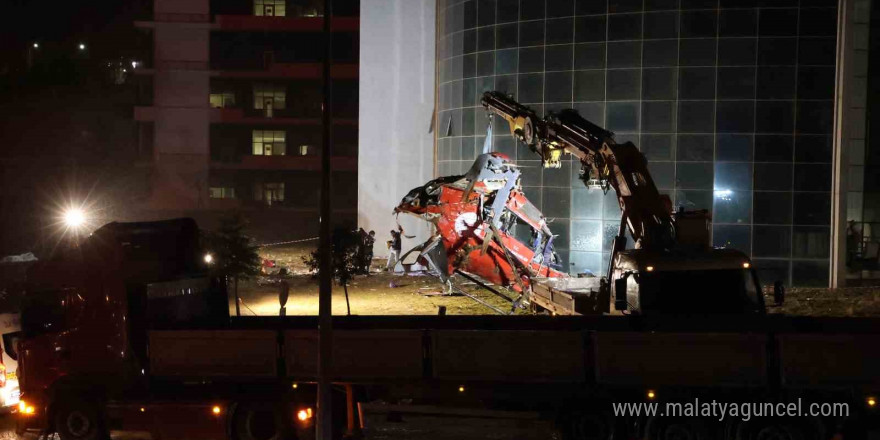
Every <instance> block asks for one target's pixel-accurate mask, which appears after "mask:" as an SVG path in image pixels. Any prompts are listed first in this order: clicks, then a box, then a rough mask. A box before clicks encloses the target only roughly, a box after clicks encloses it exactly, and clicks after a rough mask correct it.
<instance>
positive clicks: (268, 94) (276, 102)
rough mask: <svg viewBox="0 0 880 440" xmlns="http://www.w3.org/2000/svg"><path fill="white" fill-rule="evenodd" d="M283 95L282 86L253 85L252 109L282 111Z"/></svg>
mask: <svg viewBox="0 0 880 440" xmlns="http://www.w3.org/2000/svg"><path fill="white" fill-rule="evenodd" d="M285 95H286V93H285V90H284V86H283V85H280V84H256V85H254V108H255V109H258V110H264V109H265V110H270V109H274V110H283V109H284V105H285V100H286V99H285Z"/></svg>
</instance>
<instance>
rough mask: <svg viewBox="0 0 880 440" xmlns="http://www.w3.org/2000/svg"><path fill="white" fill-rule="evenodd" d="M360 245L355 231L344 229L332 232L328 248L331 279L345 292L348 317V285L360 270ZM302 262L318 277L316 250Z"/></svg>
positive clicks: (318, 264)
mask: <svg viewBox="0 0 880 440" xmlns="http://www.w3.org/2000/svg"><path fill="white" fill-rule="evenodd" d="M361 243H362V241H361V235H360V234H358V232H357V231H352V230H350V229H345V228H336V229H335V230H333V236H332V237H331V248H330V253H331V260H332V261H331V264H332V265H333V266H332V267H333V279H334V280H336V283H337V284H340V285H342V289H343V290H344V291H345V308H346V310H347V311H348V314H349V315H351V305H350V304H349V302H348V283H349V282H350V281H351V280H352V278H354V275H355V274H356V273H358V271H360V270H361V264H362V261H361V258H360V253H359V251H360V250H361V249H360V248H361V246H362V244H361ZM303 262H304V263H305V264H306V266H308V267H309V270H310V271H312V272H314V273H315V274H316V275H319V270H320V267H321V265H320V256H319V253H318V251H317V250H314V251H312V253H311V254H310V255H309V256H308V257H303Z"/></svg>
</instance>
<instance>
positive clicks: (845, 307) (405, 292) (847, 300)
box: [239, 243, 880, 317]
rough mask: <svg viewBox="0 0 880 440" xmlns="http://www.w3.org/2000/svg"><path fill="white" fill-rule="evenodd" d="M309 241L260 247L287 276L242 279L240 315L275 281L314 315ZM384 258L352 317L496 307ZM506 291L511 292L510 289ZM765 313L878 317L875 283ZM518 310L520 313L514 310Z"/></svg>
mask: <svg viewBox="0 0 880 440" xmlns="http://www.w3.org/2000/svg"><path fill="white" fill-rule="evenodd" d="M313 245H314V243H306V244H303V245H299V246H288V247H272V248H264V249H261V255H262V256H263V258H267V259H272V260H275V261H276V262H277V263H278V264H280V265H282V266H284V267H287V268H289V270H290V272H291V274H292V275H290V276H287V277H279V276H269V277H258V278H256V279H252V280H248V281H242V282H241V283H240V284H239V296H240V297H241V299H242V307H241V313H242V315H254V314H256V315H276V314H278V299H277V297H278V289H279V287H278V285H279V284H278V283H279V282H280V281H281V279H286V280H287V281H288V283H289V284H290V299H289V301H288V304H287V314H288V315H317V313H318V283H317V279H316V278H314V277H313V276H311V275H310V274H308V270H307V268H306V266H305V264H304V263H303V262H302V258H303V257H304V256H307V255H308V253H309V252H311V251H312V249H313V248H312V246H313ZM384 264H385V260H380V259H377V260H374V264H373V269H374V272H373V273H372V274H371V275H369V276H359V277H357V278H356V279H355V280H354V281H353V282H352V283H351V285H350V286H349V288H348V293H349V303H350V307H351V314H352V315H436V314H437V311H438V308H439V306H446V309H447V310H446V313H447V314H450V315H491V314H497V313H498V311H496V310H493V309H492V308H490V307H487V306H485V305H482V304H480V303H479V302H477V301H475V300H474V299H471V298H468V297H467V296H463V295H459V296H443V295H437V293H439V292H442V290H443V286H442V285H441V284H440V282H439V281H438V280H437V279H435V278H434V277H431V276H406V275H393V274H390V273H387V272H379V271H377V270H378V268H379V267H384ZM458 281H459V283H461V285H462V287H464V289H465V291H466V292H469V293H471V294H472V295H473V296H474V297H476V298H477V299H479V300H481V301H483V302H486V303H487V304H489V305H491V306H492V307H495V308H496V309H499V310H501V311H503V312H505V313H507V312H509V311H510V309H511V303H510V302H509V301H505V300H503V299H501V298H499V297H497V296H495V295H494V294H492V293H489V292H487V291H485V290H482V289H478V288H477V287H476V286H474V285H473V283H467V282H464V281H466V280H458ZM510 294H511V295H512V292H510ZM765 301H766V303H767V304H768V308H767V310H768V312H769V313H784V314H788V315H805V316H856V317H858V316H880V287H852V288H841V289H821V288H790V289H787V290H786V297H785V303H784V304H783V306H782V307H776V306H774V305H773V297H772V290H768V291H765ZM518 313H523V312H522V311H519V312H518ZM333 314H334V315H344V314H346V304H345V294H344V292H343V289H342V287H341V286H338V285H335V284H334V286H333Z"/></svg>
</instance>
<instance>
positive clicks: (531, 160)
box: [436, 0, 870, 286]
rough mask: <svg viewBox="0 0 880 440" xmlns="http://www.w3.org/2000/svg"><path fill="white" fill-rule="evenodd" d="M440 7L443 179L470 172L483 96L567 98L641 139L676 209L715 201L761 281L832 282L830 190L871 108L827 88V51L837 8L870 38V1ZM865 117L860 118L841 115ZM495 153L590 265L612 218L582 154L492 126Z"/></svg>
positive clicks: (831, 67)
mask: <svg viewBox="0 0 880 440" xmlns="http://www.w3.org/2000/svg"><path fill="white" fill-rule="evenodd" d="M842 4H844V5H846V6H845V7H846V8H849V9H850V10H855V9H858V8H863V9H864V8H865V5H868V6H867V7H868V8H869V6H870V3H869V2H866V1H861V2H855V1H844V2H842ZM437 7H438V34H437V38H438V40H437V66H438V79H437V96H438V103H437V105H438V107H437V108H438V120H437V123H438V127H439V130H438V132H437V136H438V137H437V146H436V152H437V174H438V175H450V174H458V173H463V172H465V171H466V170H467V168H468V167H469V166H470V164H471V161H472V160H473V158H474V157H475V155H476V154H478V153H479V151H480V149H481V147H482V145H483V141H484V138H485V136H486V129H487V125H488V120H487V116H486V112H485V111H483V109H482V107H481V106H480V104H479V100H480V96H481V94H482V93H483V92H484V91H487V90H500V91H504V92H506V93H508V94H510V95H512V96H513V97H514V98H516V99H517V100H518V101H520V102H522V103H524V104H527V105H529V106H530V107H532V108H533V109H535V110H536V112H537V113H538V114H545V113H546V112H550V111H554V110H561V109H566V108H574V109H576V110H578V111H579V112H580V114H581V115H582V116H584V117H585V118H586V119H588V120H590V121H592V122H594V123H596V124H598V125H600V126H604V127H606V128H607V129H609V130H611V131H613V132H615V133H616V139H617V141H618V142H625V141H631V142H633V143H635V144H636V145H637V146H638V147H639V148H640V150H641V151H642V153H643V154H644V155H645V156H646V157H647V159H648V160H649V169H650V171H651V173H652V175H653V177H654V180H655V183H656V184H657V186H658V187H659V189H660V191H661V192H662V193H664V194H667V195H669V196H670V198H672V200H673V204H674V205H675V206H676V207H684V208H685V209H708V210H709V211H710V212H711V213H712V217H713V230H712V235H713V242H714V244H715V245H716V246H727V247H733V248H736V249H740V250H742V251H744V252H745V253H747V254H749V255H751V256H752V258H753V259H754V261H755V265H756V267H758V268H759V270H760V275H761V278H762V280H763V281H765V282H772V281H774V280H781V281H783V282H785V283H786V284H789V285H798V286H825V285H828V284H829V283H832V284H841V283H838V282H837V281H836V278H837V276H836V274H838V273H843V268H842V266H840V265H838V264H837V256H838V255H839V251H840V249H842V248H840V247H839V246H837V245H836V244H835V243H838V241H841V240H843V238H841V237H842V235H845V234H846V233H845V232H842V231H843V230H844V229H845V227H844V225H843V220H844V219H846V218H847V215H848V214H847V208H846V206H847V205H846V202H845V200H846V199H845V196H846V194H843V196H842V197H843V200H844V202H841V195H840V194H841V191H835V190H834V188H840V186H839V185H840V183H839V182H840V179H839V177H840V175H842V174H846V173H847V172H849V171H847V170H844V171H841V169H842V162H841V159H840V157H838V154H837V152H838V151H839V150H844V149H849V148H858V143H856V145H855V146H852V147H851V143H850V142H849V140H850V139H862V140H863V139H864V130H865V129H864V125H865V124H864V120H865V119H864V105H862V106H861V107H859V106H856V107H855V110H853V109H852V108H851V107H852V106H849V107H847V108H846V109H843V108H840V106H839V105H838V102H839V101H840V99H843V97H847V99H845V100H846V101H847V102H851V101H849V100H848V97H849V96H856V95H857V94H859V93H862V94H864V90H865V88H864V87H863V86H862V87H861V88H860V89H859V86H853V87H855V88H853V87H850V89H849V90H848V91H846V92H842V91H840V90H838V87H839V85H840V84H841V83H842V81H837V82H836V81H835V79H836V78H848V76H847V75H849V76H853V75H855V74H854V73H853V72H854V71H853V70H852V69H848V70H846V71H840V66H841V65H842V64H840V63H838V59H839V58H840V57H841V56H843V55H844V54H853V53H854V52H853V50H854V49H853V47H852V46H847V47H848V49H846V50H841V51H838V49H837V48H838V44H839V41H840V34H839V32H838V27H839V25H838V21H839V20H841V19H843V20H845V21H844V24H843V25H840V26H843V27H845V30H846V31H847V32H849V33H850V34H857V35H856V37H858V38H863V39H864V41H861V42H859V43H858V45H859V46H858V47H862V46H863V45H866V44H867V40H866V39H867V32H862V31H858V30H857V29H859V28H860V27H861V26H865V27H867V25H866V24H865V23H866V20H867V18H866V16H865V15H864V11H862V15H861V18H859V17H860V16H859V14H856V13H854V12H851V13H850V14H838V9H839V8H838V1H837V0H782V1H779V0H773V1H763V0H751V1H742V0H737V1H732V0H731V1H727V0H610V1H607V2H606V1H605V0H439V2H438V5H437ZM856 37H852V38H856ZM852 38H851V39H850V40H849V41H850V43H851V44H852V41H853V40H852ZM865 48H866V46H865ZM847 56H862V55H859V54H855V55H847ZM866 59H867V54H866V53H865V54H864V56H863V58H860V59H859V62H860V63H862V64H861V65H860V66H862V67H860V68H866V67H865V66H866V64H865V63H864V62H865V60H866ZM836 67H837V68H836ZM864 75H866V73H864V72H863V73H862V76H863V77H864ZM859 90H861V92H860V91H859ZM841 93H848V94H845V95H841ZM836 98H840V99H836ZM845 111H846V112H848V113H846V114H844V112H845ZM859 115H861V116H860V118H861V119H860V120H861V121H863V122H862V124H861V126H858V124H857V123H854V122H851V121H853V120H855V121H856V122H857V121H858V120H859V119H858V118H859ZM841 118H843V119H844V120H845V121H846V123H847V124H850V127H851V130H850V132H849V134H848V135H847V136H849V137H847V138H846V139H842V138H841V139H838V136H837V135H839V134H840V133H841V129H839V127H838V126H839V125H840V124H839V123H838V122H837V121H838V120H839V119H841ZM854 124H855V125H857V126H855V127H852V125H854ZM859 130H861V134H859V133H858V132H859ZM837 145H841V146H840V147H837ZM494 148H495V150H497V151H501V152H503V153H505V154H507V155H509V156H510V157H512V158H513V159H515V160H516V162H517V163H518V164H519V165H520V166H521V167H522V168H523V178H522V184H523V186H524V188H525V192H526V194H527V196H528V197H529V198H530V200H532V201H533V202H534V203H535V204H536V205H537V206H538V207H540V208H541V209H542V210H543V212H544V214H545V215H546V216H547V217H548V218H549V220H550V222H551V223H550V227H551V229H552V230H553V231H554V233H556V234H559V237H558V238H557V240H556V243H557V246H558V248H559V251H560V252H559V253H560V256H561V257H562V259H563V261H564V263H565V264H566V265H567V266H568V267H569V269H570V271H571V272H572V273H579V272H584V271H587V270H589V271H592V272H596V273H601V272H602V271H603V270H604V268H605V267H606V265H607V261H608V258H609V250H610V245H611V239H612V238H613V236H614V234H615V232H616V230H617V227H618V224H619V218H620V212H619V208H618V206H617V201H616V198H615V195H614V193H613V191H612V192H610V193H607V194H603V192H602V190H599V189H588V188H586V187H585V186H584V184H583V183H582V182H581V180H580V179H579V178H578V177H579V176H578V173H579V168H580V167H579V166H578V163H577V162H572V161H570V160H569V161H567V162H565V163H563V168H562V169H559V170H557V169H542V168H541V167H540V162H539V161H538V160H537V159H538V157H537V156H536V155H535V154H534V153H532V152H530V151H529V150H528V149H526V148H524V147H523V146H522V145H517V144H516V142H515V141H514V140H513V138H512V137H511V136H510V134H509V133H508V132H507V130H506V127H500V126H499V127H497V128H496V129H495V130H494ZM847 163H848V162H847ZM854 166H858V164H857V163H854ZM853 188H856V187H853ZM845 192H846V191H843V193H845ZM852 200H854V199H853V198H851V201H850V202H849V203H851V204H853V205H852V206H851V207H850V211H851V212H852V213H853V214H852V215H855V210H854V205H855V202H853V201H852ZM841 203H843V205H842V206H841ZM838 214H840V215H841V216H842V217H841V216H839V215H838ZM844 245H845V243H844ZM844 253H845V251H844ZM832 272H833V273H834V274H835V276H832Z"/></svg>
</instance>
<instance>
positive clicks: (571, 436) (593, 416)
mask: <svg viewBox="0 0 880 440" xmlns="http://www.w3.org/2000/svg"><path fill="white" fill-rule="evenodd" d="M560 422H561V423H560V426H559V431H560V433H561V434H562V439H563V440H611V439H613V438H614V427H615V423H614V418H613V417H612V416H611V415H610V414H606V413H601V412H586V411H584V412H577V413H572V414H569V415H567V416H565V417H564V419H563V420H561V421H560Z"/></svg>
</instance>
